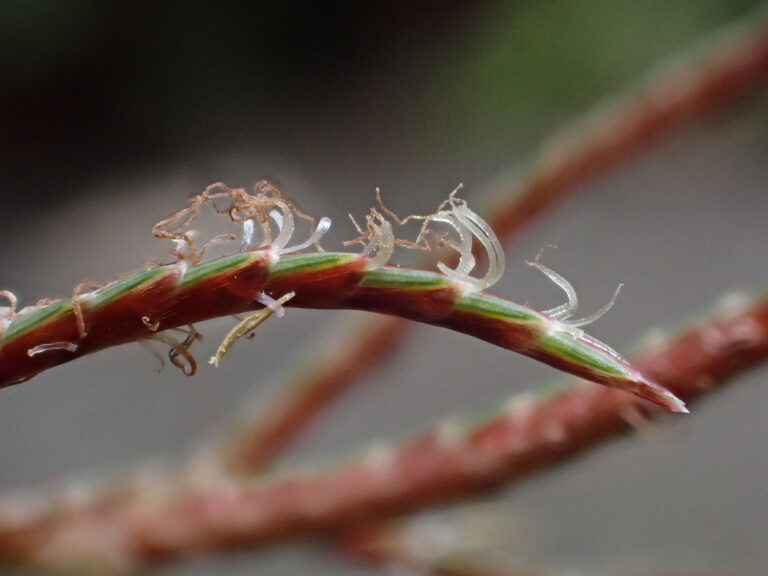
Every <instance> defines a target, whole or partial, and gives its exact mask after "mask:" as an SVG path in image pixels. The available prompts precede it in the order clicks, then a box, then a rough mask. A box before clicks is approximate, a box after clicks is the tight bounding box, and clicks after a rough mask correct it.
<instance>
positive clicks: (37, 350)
mask: <svg viewBox="0 0 768 576" xmlns="http://www.w3.org/2000/svg"><path fill="white" fill-rule="evenodd" d="M55 350H64V351H65V352H73V353H74V352H77V342H48V343H46V344H38V345H37V346H34V347H32V348H30V349H29V350H27V356H29V357H30V358H32V357H33V356H37V355H38V354H44V353H45V352H53V351H55Z"/></svg>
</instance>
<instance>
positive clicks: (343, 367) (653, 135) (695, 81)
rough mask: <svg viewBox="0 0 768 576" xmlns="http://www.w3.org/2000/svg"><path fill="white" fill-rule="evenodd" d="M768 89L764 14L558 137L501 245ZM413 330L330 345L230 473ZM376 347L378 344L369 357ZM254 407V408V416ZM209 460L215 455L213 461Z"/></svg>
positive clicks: (241, 430)
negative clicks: (655, 147) (699, 122)
mask: <svg viewBox="0 0 768 576" xmlns="http://www.w3.org/2000/svg"><path fill="white" fill-rule="evenodd" d="M767 79H768V13H766V11H765V10H763V11H762V12H760V13H759V14H757V15H755V16H754V17H752V18H751V19H750V20H747V21H745V22H744V23H740V24H737V25H734V26H731V27H729V28H728V29H727V30H725V31H721V32H719V33H717V34H716V35H715V36H714V37H713V38H710V39H708V40H706V41H705V42H704V43H703V44H702V46H701V47H700V48H698V49H696V50H694V51H693V52H691V53H690V54H687V55H685V56H683V57H681V58H678V59H676V60H675V61H674V62H671V63H669V62H665V63H663V64H661V65H660V66H659V67H658V68H657V69H654V70H652V71H651V72H650V73H649V74H648V75H647V76H646V77H645V78H644V79H643V80H641V81H640V82H639V83H638V85H637V86H635V87H633V88H632V89H631V90H629V91H628V92H627V93H626V94H625V95H623V96H619V97H616V98H612V99H611V100H610V101H609V102H606V103H604V104H602V105H599V106H598V107H597V108H596V109H595V110H593V111H592V112H591V113H589V114H588V115H587V116H586V117H585V118H584V119H582V120H580V121H578V122H576V123H575V125H574V126H573V127H572V128H571V129H568V130H565V131H563V132H557V133H555V134H554V135H553V136H552V137H551V138H549V139H548V140H547V141H546V142H545V143H544V144H543V146H542V147H541V148H540V150H539V151H538V152H537V153H535V154H534V155H533V158H532V160H531V161H530V162H529V164H528V169H527V172H526V173H525V174H523V175H522V176H521V177H519V178H517V179H516V180H514V181H512V182H511V183H508V182H506V181H501V182H500V183H499V184H498V185H497V187H498V188H499V189H500V191H502V193H501V194H500V197H501V198H502V200H501V201H500V202H498V203H497V204H496V205H495V206H493V207H492V208H491V210H489V217H488V220H489V222H490V223H491V225H492V227H493V229H494V231H495V232H496V234H497V236H498V237H499V238H500V239H502V240H509V239H510V238H511V237H512V236H514V235H515V234H516V233H518V232H519V231H521V230H522V229H523V228H525V226H526V225H527V224H528V223H529V222H531V221H532V220H534V219H535V218H536V217H537V216H538V215H539V214H540V213H542V212H543V211H544V210H546V209H547V208H549V207H552V206H555V205H556V203H557V202H558V201H559V200H561V199H562V198H563V197H564V196H566V195H567V194H571V193H573V192H575V191H577V190H578V188H579V186H580V185H581V184H584V183H585V182H587V181H589V180H590V179H592V178H596V177H599V176H600V175H601V174H605V173H606V172H609V171H610V170H612V169H614V168H616V167H617V166H620V165H621V164H622V163H623V162H626V161H628V160H630V159H631V158H632V157H634V156H635V155H636V154H638V153H640V152H641V151H642V150H644V149H645V148H646V147H648V146H649V145H651V144H653V143H654V142H655V141H657V140H659V139H660V138H662V137H663V136H664V135H666V134H668V133H670V132H671V131H673V130H674V129H676V128H679V127H681V126H683V125H684V124H685V123H686V122H687V121H691V120H695V119H697V118H706V117H708V115H709V114H710V113H711V112H713V111H714V110H716V109H717V108H718V107H721V106H725V105H727V104H729V103H730V102H732V101H733V100H734V99H735V98H737V97H739V96H741V95H743V94H745V93H748V92H749V91H751V90H754V89H756V88H758V87H760V86H762V85H763V84H764V83H765V82H766V80H767ZM405 327H406V323H405V321H403V320H401V319H399V318H385V317H376V318H372V319H370V320H369V321H368V322H367V323H366V326H365V328H360V329H359V330H358V331H357V332H356V333H355V335H354V337H352V338H344V339H343V340H339V341H338V342H335V341H333V340H331V339H330V338H327V339H324V340H325V341H328V342H329V343H328V344H326V343H323V344H322V348H321V349H320V350H319V351H317V352H314V353H310V354H309V357H310V358H312V357H319V358H326V357H336V358H337V360H336V361H335V362H333V363H323V362H316V363H315V362H313V363H312V364H311V369H310V368H309V367H307V368H305V369H304V370H303V374H305V375H306V377H305V378H304V379H301V377H300V378H299V380H298V382H296V383H295V384H293V385H291V386H289V387H287V392H286V393H285V394H284V395H280V396H275V397H272V398H270V403H269V407H268V408H267V409H264V408H263V407H261V408H257V409H255V410H253V411H252V412H250V413H248V412H244V413H243V414H242V415H241V417H240V420H239V422H238V425H237V426H235V427H234V430H235V433H234V434H233V435H232V436H231V437H230V438H228V439H225V440H224V441H222V443H221V445H220V448H219V449H220V451H221V456H220V457H221V459H222V465H223V466H224V468H225V469H227V470H229V471H231V472H233V473H244V472H253V471H256V470H258V469H260V468H262V467H263V466H264V465H266V464H267V463H268V462H269V459H270V458H271V457H272V456H274V455H276V454H277V453H278V452H279V451H280V449H281V448H282V447H284V446H286V445H287V444H289V443H290V442H291V441H292V439H293V437H294V436H295V435H296V434H298V433H299V432H300V431H301V430H302V429H303V428H304V427H305V426H306V425H307V424H308V422H309V421H310V420H311V419H312V418H313V417H314V416H315V415H316V414H317V413H318V412H320V411H321V410H322V408H323V407H324V406H325V405H326V404H327V403H328V402H331V401H332V400H333V399H334V398H335V397H336V396H337V395H338V394H340V393H342V392H343V391H344V390H346V389H347V388H348V387H350V386H351V385H352V384H353V383H354V382H355V380H356V378H358V377H359V376H360V375H362V374H364V373H365V372H366V371H367V370H368V369H369V368H371V367H373V366H374V365H376V364H379V363H381V362H384V361H386V360H387V359H388V358H389V357H390V354H391V351H392V350H394V349H395V348H396V344H397V342H398V341H399V340H401V339H402V338H403V337H404V334H405ZM371 343H375V345H374V346H373V349H374V350H375V352H376V353H374V354H371V353H370V352H371V350H372V347H371ZM255 405H256V404H255V403H254V406H255ZM207 456H210V453H208V454H207Z"/></svg>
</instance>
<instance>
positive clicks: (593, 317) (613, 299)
mask: <svg viewBox="0 0 768 576" xmlns="http://www.w3.org/2000/svg"><path fill="white" fill-rule="evenodd" d="M623 286H624V284H619V285H618V286H616V290H615V291H614V292H613V296H611V299H610V300H608V302H606V303H605V304H603V306H602V307H601V308H600V309H599V310H598V311H597V312H594V313H592V314H590V315H589V316H585V317H584V318H579V319H578V320H569V321H568V324H569V325H571V326H586V325H587V324H591V323H592V322H594V321H595V320H599V319H600V318H601V317H602V316H603V315H604V314H605V313H606V312H608V310H610V309H611V308H613V305H614V304H615V303H616V299H617V298H618V297H619V292H621V289H622V287H623Z"/></svg>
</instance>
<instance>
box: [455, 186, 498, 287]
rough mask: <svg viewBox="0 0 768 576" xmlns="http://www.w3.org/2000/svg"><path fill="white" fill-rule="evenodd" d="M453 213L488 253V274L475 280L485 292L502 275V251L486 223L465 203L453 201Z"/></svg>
mask: <svg viewBox="0 0 768 576" xmlns="http://www.w3.org/2000/svg"><path fill="white" fill-rule="evenodd" d="M453 213H454V215H455V216H456V219H457V220H458V221H459V222H460V223H461V224H464V226H466V227H467V228H468V229H469V231H470V232H471V233H472V234H473V235H474V236H475V237H476V238H477V239H478V241H479V242H480V243H481V244H482V245H483V248H485V250H486V252H487V253H488V272H486V274H485V276H483V277H482V278H479V279H476V280H477V282H476V283H477V284H478V285H480V286H482V287H481V290H485V289H486V288H489V287H490V286H493V285H494V284H496V282H498V281H499V280H500V279H501V277H502V276H503V275H504V269H505V266H506V262H505V260H504V249H503V248H502V247H501V242H499V239H498V238H497V237H496V234H495V233H494V231H493V230H492V229H491V227H490V226H489V225H488V223H487V222H486V221H485V220H483V219H482V218H480V216H478V215H477V214H475V213H474V212H473V211H472V210H470V209H469V207H468V206H467V204H466V202H464V201H462V200H458V201H454V204H453Z"/></svg>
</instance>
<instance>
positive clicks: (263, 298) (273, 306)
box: [254, 292, 293, 318]
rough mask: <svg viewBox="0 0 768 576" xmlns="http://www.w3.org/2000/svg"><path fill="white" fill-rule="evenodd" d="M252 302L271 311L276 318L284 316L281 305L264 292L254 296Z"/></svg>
mask: <svg viewBox="0 0 768 576" xmlns="http://www.w3.org/2000/svg"><path fill="white" fill-rule="evenodd" d="M291 296H293V294H291ZM254 300H256V302H258V303H259V304H263V305H264V306H265V307H267V308H269V309H270V310H272V313H273V314H274V315H275V316H277V317H278V318H282V317H283V316H285V308H283V305H282V304H280V302H278V301H277V300H275V299H274V298H272V296H270V295H269V294H267V293H266V292H259V293H258V294H256V298H254Z"/></svg>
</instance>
